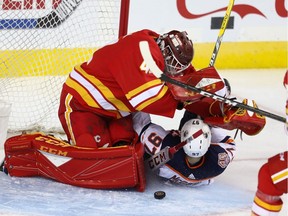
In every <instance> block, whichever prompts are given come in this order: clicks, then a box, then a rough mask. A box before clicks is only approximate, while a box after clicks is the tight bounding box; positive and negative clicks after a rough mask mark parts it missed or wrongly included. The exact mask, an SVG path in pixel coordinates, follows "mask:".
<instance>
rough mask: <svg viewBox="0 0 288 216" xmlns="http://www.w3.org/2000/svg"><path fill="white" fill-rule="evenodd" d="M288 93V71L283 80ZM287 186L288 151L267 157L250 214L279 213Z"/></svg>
mask: <svg viewBox="0 0 288 216" xmlns="http://www.w3.org/2000/svg"><path fill="white" fill-rule="evenodd" d="M283 84H284V86H285V88H286V91H287V93H288V71H286V74H285V76H284V82H283ZM287 120H288V94H287V99H286V125H285V127H286V128H285V130H286V132H288V126H287V122H288V121H287ZM287 187H288V151H285V152H281V153H279V154H277V155H275V156H273V157H270V158H268V161H267V163H265V164H263V165H262V166H261V168H260V170H259V173H258V187H257V191H256V194H255V197H254V202H253V206H252V213H251V215H252V216H258V215H275V216H276V215H279V212H280V211H281V209H282V205H283V201H282V199H281V196H282V195H283V194H287Z"/></svg>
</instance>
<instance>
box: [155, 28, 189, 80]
mask: <svg viewBox="0 0 288 216" xmlns="http://www.w3.org/2000/svg"><path fill="white" fill-rule="evenodd" d="M157 44H158V46H159V47H160V50H161V52H162V54H163V57H164V60H165V71H164V72H165V73H167V74H169V75H172V76H174V75H178V74H180V73H181V72H182V71H184V70H185V69H186V68H187V67H188V66H189V65H190V64H191V61H192V59H193V55H194V50H193V43H192V41H191V40H190V39H189V38H188V36H187V33H186V32H185V31H183V32H179V31H176V30H173V31H170V32H168V33H167V34H163V35H161V36H159V38H158V39H157Z"/></svg>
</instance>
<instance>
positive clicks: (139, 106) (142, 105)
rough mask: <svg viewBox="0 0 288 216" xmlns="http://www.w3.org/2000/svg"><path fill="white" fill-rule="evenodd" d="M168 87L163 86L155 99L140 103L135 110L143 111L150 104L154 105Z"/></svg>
mask: <svg viewBox="0 0 288 216" xmlns="http://www.w3.org/2000/svg"><path fill="white" fill-rule="evenodd" d="M167 90H168V87H167V86H163V88H162V89H161V91H160V92H159V93H158V95H156V97H153V98H150V99H149V100H146V101H144V102H143V103H140V104H139V105H138V106H137V107H135V108H136V109H137V110H139V111H140V110H143V109H144V108H145V107H147V106H149V105H150V104H152V103H154V102H155V101H157V100H159V99H160V98H162V97H163V96H164V95H165V93H166V92H167Z"/></svg>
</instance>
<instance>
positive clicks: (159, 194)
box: [154, 191, 166, 199]
mask: <svg viewBox="0 0 288 216" xmlns="http://www.w3.org/2000/svg"><path fill="white" fill-rule="evenodd" d="M165 196H166V193H165V192H164V191H156V192H155V193H154V198H155V199H163V198H164V197H165Z"/></svg>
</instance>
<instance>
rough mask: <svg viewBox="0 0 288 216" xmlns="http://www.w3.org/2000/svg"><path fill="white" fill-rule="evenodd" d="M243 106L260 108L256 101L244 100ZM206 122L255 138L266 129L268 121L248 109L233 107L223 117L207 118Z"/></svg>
mask: <svg viewBox="0 0 288 216" xmlns="http://www.w3.org/2000/svg"><path fill="white" fill-rule="evenodd" d="M243 104H251V106H253V107H255V108H258V107H257V104H256V103H255V101H254V100H251V101H250V100H248V99H244V100H243ZM204 122H205V123H207V124H209V125H211V126H217V127H220V128H224V129H227V130H234V129H239V130H241V131H243V132H244V133H245V134H247V135H250V136H253V135H256V134H258V133H259V132H260V131H261V130H262V129H263V128H264V126H265V124H266V119H265V117H264V116H262V115H260V114H257V113H254V112H251V111H247V110H246V109H243V108H238V107H231V108H230V109H228V110H226V111H225V112H224V115H223V116H221V117H220V116H213V117H212V116H211V117H207V118H205V119H204Z"/></svg>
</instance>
